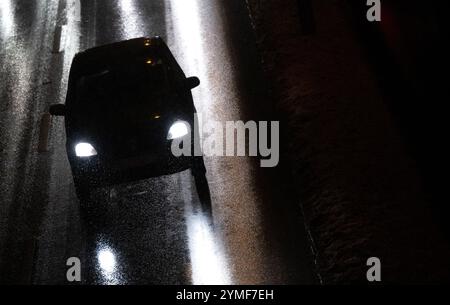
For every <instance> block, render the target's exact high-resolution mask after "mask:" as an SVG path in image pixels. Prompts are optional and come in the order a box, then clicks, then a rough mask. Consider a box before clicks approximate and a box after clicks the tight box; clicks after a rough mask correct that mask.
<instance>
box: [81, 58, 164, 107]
mask: <svg viewBox="0 0 450 305" xmlns="http://www.w3.org/2000/svg"><path fill="white" fill-rule="evenodd" d="M168 89H169V88H168V81H167V73H166V71H165V69H164V66H163V65H162V64H161V62H159V63H154V62H153V61H152V60H151V59H147V60H146V61H145V62H144V63H142V62H139V63H134V64H133V63H132V64H124V65H118V66H115V67H114V68H113V69H111V70H108V69H105V70H102V71H100V72H98V73H95V74H93V75H87V76H83V77H81V78H80V79H79V80H78V83H77V102H76V104H77V106H78V107H81V108H84V109H86V108H90V109H91V110H95V109H97V110H101V111H102V112H103V111H105V110H108V109H114V110H117V109H121V108H124V107H136V106H139V105H142V106H145V105H149V104H151V105H153V106H154V107H155V108H158V107H159V106H160V105H159V104H161V103H162V102H163V98H164V96H165V95H167V94H168Z"/></svg>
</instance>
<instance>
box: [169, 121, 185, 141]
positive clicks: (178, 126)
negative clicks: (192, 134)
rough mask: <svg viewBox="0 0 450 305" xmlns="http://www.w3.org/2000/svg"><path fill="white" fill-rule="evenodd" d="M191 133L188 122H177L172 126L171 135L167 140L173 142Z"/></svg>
mask: <svg viewBox="0 0 450 305" xmlns="http://www.w3.org/2000/svg"><path fill="white" fill-rule="evenodd" d="M188 133H189V128H188V124H187V123H186V122H181V121H178V122H175V123H173V124H172V126H170V129H169V133H168V134H167V140H173V139H176V138H181V137H183V136H185V135H187V134H188Z"/></svg>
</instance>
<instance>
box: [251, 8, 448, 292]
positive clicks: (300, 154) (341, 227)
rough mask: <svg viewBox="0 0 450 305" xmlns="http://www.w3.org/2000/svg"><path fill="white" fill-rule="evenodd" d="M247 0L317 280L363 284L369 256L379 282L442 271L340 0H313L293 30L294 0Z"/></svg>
mask: <svg viewBox="0 0 450 305" xmlns="http://www.w3.org/2000/svg"><path fill="white" fill-rule="evenodd" d="M247 3H248V6H249V10H250V13H251V16H252V18H253V22H254V27H255V31H256V33H257V37H258V45H259V48H260V51H261V52H262V57H263V60H264V67H265V70H266V73H267V77H268V78H269V80H270V81H271V84H272V87H271V88H270V89H271V91H272V92H273V95H274V99H275V100H276V105H275V109H276V112H277V116H279V117H280V118H281V130H282V133H283V134H282V139H283V138H284V139H289V141H288V143H286V142H285V143H284V145H285V146H284V147H283V149H285V151H286V152H287V153H286V155H285V156H287V158H288V159H289V162H290V164H291V165H292V171H293V176H294V177H295V181H293V183H294V189H297V190H298V198H299V199H298V202H299V204H301V205H302V207H303V210H304V214H305V219H306V223H307V227H308V229H309V231H310V233H311V236H312V239H313V241H314V248H315V250H316V254H315V255H316V264H317V269H318V272H319V274H320V276H321V278H322V280H323V283H325V284H333V283H355V282H358V283H365V282H366V271H367V269H368V267H367V266H366V260H367V259H368V258H369V257H373V256H375V257H378V258H380V260H381V264H382V282H383V283H389V282H393V283H411V282H413V283H428V282H440V281H445V280H449V279H448V270H450V266H449V261H448V257H450V249H449V247H448V244H447V243H446V242H445V240H444V239H443V237H442V236H441V235H440V233H439V231H438V230H437V228H436V227H435V225H434V222H433V221H432V218H431V215H430V212H429V210H428V207H427V205H428V202H427V201H426V200H425V199H424V198H425V196H424V193H423V191H422V182H421V181H420V177H419V175H418V172H417V169H416V166H415V164H414V161H413V160H412V159H411V158H409V157H408V154H407V153H406V151H405V146H404V143H403V139H402V138H401V137H400V135H399V131H398V130H397V128H396V126H395V124H394V121H393V119H392V117H391V114H390V112H389V111H388V109H387V107H386V106H385V103H384V101H383V96H382V94H381V93H380V90H379V88H378V84H377V81H376V79H375V76H374V75H373V72H372V71H371V69H370V67H369V66H368V65H367V64H366V60H365V58H364V52H363V50H362V49H361V46H360V45H358V43H357V40H356V39H355V33H353V32H352V30H351V26H350V23H349V20H348V12H347V8H346V2H345V1H329V0H317V1H313V5H314V12H315V16H316V22H317V32H316V33H315V34H314V35H301V31H300V27H299V19H298V13H297V12H298V10H297V2H296V0H285V1H282V2H280V1H277V0H247ZM282 145H283V144H282Z"/></svg>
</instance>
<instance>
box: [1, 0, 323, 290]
mask: <svg viewBox="0 0 450 305" xmlns="http://www.w3.org/2000/svg"><path fill="white" fill-rule="evenodd" d="M0 16H1V17H2V18H1V22H0V27H1V28H0V39H1V40H0V43H1V49H0V60H1V62H0V64H1V71H0V73H1V74H0V81H1V83H0V94H1V95H0V97H1V112H0V124H1V126H0V127H1V134H0V141H1V142H0V143H1V157H2V158H1V163H0V169H1V174H2V175H1V177H0V191H1V196H2V197H1V198H2V200H1V205H0V212H1V213H0V250H1V254H0V255H1V261H0V271H1V275H0V280H1V281H4V282H22V283H28V282H33V283H67V282H66V280H65V271H66V265H65V261H66V259H67V258H68V257H71V256H76V257H80V258H81V261H82V265H83V281H84V282H85V283H98V284H135V283H139V284H141V283H147V284H186V283H187V284H189V283H193V284H264V283H266V284H282V283H311V282H313V281H314V277H313V275H312V267H311V262H310V258H309V248H308V245H307V242H306V237H305V233H304V229H303V224H302V222H301V218H300V217H297V216H296V215H297V213H296V211H292V210H290V209H291V208H292V207H295V206H296V203H295V202H292V201H293V199H292V198H289V197H288V196H285V193H286V192H285V189H284V187H283V185H282V183H280V181H282V179H281V180H280V179H279V177H275V178H274V175H277V173H276V172H275V171H265V170H263V169H261V168H258V167H257V164H258V163H257V162H255V160H253V159H251V158H246V157H235V158H232V157H206V158H205V163H206V167H207V170H208V173H207V178H208V182H209V187H210V191H211V199H212V219H211V217H210V215H209V214H208V213H205V211H203V210H202V208H201V204H200V199H199V195H198V192H197V188H196V185H195V183H194V180H193V178H192V177H191V175H190V172H189V171H184V172H182V173H178V174H174V175H170V176H162V177H158V178H151V179H148V180H145V181H141V182H136V183H132V184H127V185H121V186H117V187H114V188H112V189H107V190H104V193H102V196H103V197H102V198H104V200H108V204H109V209H108V212H107V213H106V216H105V218H104V219H102V220H101V221H99V224H98V225H97V226H94V227H91V226H87V225H85V223H84V222H83V220H82V219H81V218H80V215H79V210H78V201H77V199H76V195H75V192H74V188H73V181H72V177H71V173H70V168H69V164H68V162H67V157H66V154H65V147H64V143H65V136H64V130H63V121H62V120H61V119H56V120H54V121H53V124H52V131H51V138H50V141H51V142H50V151H49V152H48V153H44V154H38V153H37V150H36V145H37V138H38V131H37V130H36V127H37V126H38V122H39V117H40V114H41V113H43V112H44V111H45V110H46V109H47V107H48V105H50V104H53V103H58V102H64V98H65V90H66V85H67V77H68V71H69V67H70V62H71V59H72V58H73V56H74V54H75V53H76V52H78V51H80V50H83V49H86V48H88V47H92V46H95V45H100V44H106V43H110V42H114V41H119V40H123V39H129V38H134V37H139V36H153V35H160V36H162V37H163V38H165V40H166V41H167V43H168V45H169V47H170V48H171V49H172V51H173V53H174V55H175V57H176V58H177V59H178V60H179V62H180V65H181V66H182V67H183V69H184V70H185V72H186V74H187V75H188V76H191V75H196V76H199V78H200V79H201V82H202V83H201V86H200V87H199V88H197V89H194V91H193V95H194V101H195V104H196V108H197V111H198V112H199V113H200V114H201V115H202V118H203V121H204V126H205V132H207V131H208V126H210V124H211V123H212V121H213V120H216V121H225V120H251V119H252V120H259V119H261V118H266V116H265V115H266V113H267V112H270V109H264V105H263V104H264V103H261V100H262V99H264V98H266V96H265V92H264V91H263V89H262V87H263V86H262V83H261V82H262V80H261V79H260V77H261V76H260V75H261V70H260V67H259V63H258V61H257V56H256V50H255V48H254V45H253V40H252V35H251V30H250V24H249V20H248V17H247V12H246V7H245V3H243V2H242V1H237V0H234V1H219V0H211V1H201V0H165V1H162V0H161V1H143V0H142V1H138V0H117V1H105V0H97V1H87V0H81V1H78V0H60V1H56V0H54V1H47V2H41V1H32V2H30V1H25V0H21V1H4V0H1V1H0ZM57 26H63V29H64V30H63V33H64V35H63V39H62V44H63V45H62V48H63V50H64V52H62V53H52V48H53V46H54V41H53V40H54V35H53V33H54V32H55V28H56V27H57ZM255 106H257V107H255ZM6 173H11V174H8V175H7V174H6ZM269 174H270V175H269ZM273 181H277V183H273ZM287 215H289V216H287ZM13 258H14V259H13Z"/></svg>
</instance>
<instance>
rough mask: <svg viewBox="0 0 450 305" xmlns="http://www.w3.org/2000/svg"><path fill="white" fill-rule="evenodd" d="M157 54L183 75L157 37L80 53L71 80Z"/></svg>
mask: <svg viewBox="0 0 450 305" xmlns="http://www.w3.org/2000/svg"><path fill="white" fill-rule="evenodd" d="M155 52H157V53H158V56H159V57H161V58H162V59H163V61H164V62H165V64H168V65H170V66H171V68H172V69H174V70H175V72H176V73H181V74H182V75H183V76H184V73H183V71H182V69H181V67H180V66H179V65H178V63H177V61H176V60H175V58H174V57H173V55H172V53H171V52H170V50H169V48H168V47H167V45H166V43H165V42H164V41H163V39H162V38H161V37H159V36H155V37H142V38H135V39H130V40H126V41H121V42H115V43H111V44H107V45H103V46H99V47H95V48H91V49H88V50H85V51H82V52H80V53H78V54H76V55H75V57H74V59H73V63H72V68H71V72H70V74H71V79H72V80H76V79H78V78H79V77H81V76H84V75H89V74H92V73H98V72H99V71H102V70H103V69H105V67H108V66H111V65H114V64H116V63H117V64H120V63H123V61H127V60H128V59H132V58H135V57H139V56H144V55H145V54H147V53H148V54H152V53H153V54H154V53H155Z"/></svg>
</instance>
